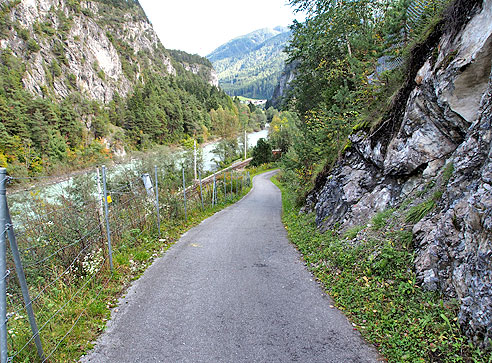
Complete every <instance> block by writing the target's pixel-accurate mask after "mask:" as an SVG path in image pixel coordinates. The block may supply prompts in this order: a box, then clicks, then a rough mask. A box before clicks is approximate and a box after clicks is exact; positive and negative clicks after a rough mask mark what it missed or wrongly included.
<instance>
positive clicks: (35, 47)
mask: <svg viewBox="0 0 492 363" xmlns="http://www.w3.org/2000/svg"><path fill="white" fill-rule="evenodd" d="M40 49H41V47H40V46H39V44H38V43H37V42H36V40H34V39H33V38H30V39H29V40H28V41H27V50H28V52H29V53H36V52H38V51H39V50H40Z"/></svg>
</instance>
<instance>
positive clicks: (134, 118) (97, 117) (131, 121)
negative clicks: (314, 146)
mask: <svg viewBox="0 0 492 363" xmlns="http://www.w3.org/2000/svg"><path fill="white" fill-rule="evenodd" d="M19 3H20V2H19V1H8V2H6V3H4V4H2V6H1V8H0V33H1V34H2V36H1V37H2V38H5V39H7V40H8V41H9V44H12V48H11V47H6V48H5V49H1V50H0V119H1V122H0V166H2V167H6V168H7V170H8V173H9V174H13V175H18V176H34V175H39V174H47V173H48V174H49V173H53V172H56V173H63V172H66V171H69V170H73V169H78V168H84V167H87V166H91V165H94V164H97V163H101V162H103V161H104V160H106V159H108V158H109V159H110V158H113V156H114V154H115V153H118V154H124V153H127V152H131V151H133V150H149V149H151V148H153V147H154V146H155V145H162V144H166V145H171V144H180V143H183V142H185V143H186V140H187V139H189V138H195V139H196V140H198V141H199V142H203V141H206V140H207V138H210V137H220V138H231V139H232V138H233V136H234V135H235V134H236V133H238V132H240V131H242V130H245V129H246V130H253V129H259V128H260V123H259V121H258V120H259V119H258V115H255V110H250V108H249V107H248V106H247V105H242V104H241V103H240V102H239V100H233V99H231V98H230V97H229V96H228V95H226V93H225V92H224V91H222V90H220V89H219V88H217V87H215V86H213V85H211V84H209V81H208V80H209V73H210V71H211V64H210V62H209V61H208V60H207V59H206V58H202V57H199V56H198V55H190V54H187V53H185V52H182V51H177V50H167V49H165V48H164V47H163V46H162V44H160V42H158V40H157V41H156V42H157V43H155V45H154V46H153V49H151V50H148V49H140V50H139V51H138V52H136V51H135V50H134V48H135V47H140V48H141V45H138V44H132V39H133V38H134V36H133V37H132V36H130V35H129V31H128V29H125V27H126V26H125V25H121V24H120V23H119V22H118V21H117V18H122V17H125V14H127V13H130V14H133V18H128V17H127V18H128V19H130V20H129V21H130V22H133V24H144V23H145V21H146V18H145V14H144V13H143V10H142V9H141V7H140V5H139V3H138V1H121V0H112V1H109V0H104V1H102V0H101V1H99V2H98V4H99V7H98V8H97V12H94V11H93V10H88V8H84V7H82V5H81V3H80V1H77V0H71V1H67V2H66V4H65V5H64V6H66V8H65V10H62V8H60V9H52V10H53V11H52V12H51V13H50V14H49V18H47V19H46V20H45V21H43V22H36V23H34V25H33V26H32V28H30V27H24V26H22V25H21V24H20V22H19V21H17V20H15V18H13V17H12V14H13V13H12V12H13V11H14V10H15V9H16V6H18V5H19ZM67 14H68V15H67ZM92 20H94V21H96V22H97V24H98V26H99V27H100V28H102V29H106V36H107V38H108V39H109V41H110V42H111V44H112V46H113V47H114V49H115V50H116V52H117V53H118V56H119V60H120V61H121V69H122V73H123V76H124V77H125V79H126V80H127V82H129V84H130V85H131V89H130V92H128V93H127V94H125V95H121V94H119V93H118V88H116V89H115V91H114V93H113V96H112V98H111V99H110V100H107V101H102V100H100V99H94V97H90V96H89V95H88V94H87V93H86V92H84V91H83V90H82V89H81V87H80V85H79V83H78V82H79V78H80V77H81V76H76V73H78V72H80V71H81V68H82V70H83V69H85V71H87V69H88V71H89V72H92V74H94V76H95V79H96V81H95V82H97V83H101V82H102V83H103V84H104V83H105V84H106V87H112V85H113V84H114V81H113V80H112V79H111V78H110V77H109V76H108V75H107V74H105V72H104V70H103V68H102V66H101V65H100V64H99V63H98V62H97V61H94V62H93V63H92V69H91V68H90V67H91V66H90V65H89V67H87V66H86V65H85V64H84V63H87V60H85V55H83V54H82V56H83V57H84V58H83V59H80V60H78V59H75V60H74V59H73V58H74V55H73V53H71V50H70V48H71V47H72V45H73V44H72V42H82V39H80V36H79V35H75V36H74V35H73V33H72V28H73V27H74V26H75V25H76V24H78V23H80V24H83V23H86V22H90V21H92ZM130 26H131V25H130ZM81 35H83V36H86V34H81ZM144 36H145V37H146V38H147V40H146V41H149V40H150V41H153V40H152V39H154V37H155V36H153V35H152V34H145V35H144ZM82 44H83V43H82ZM40 55H42V59H43V60H42V64H43V70H44V73H45V75H46V76H45V77H46V83H45V84H43V85H41V86H40V89H41V93H42V94H41V95H36V94H33V92H31V91H29V90H27V89H26V85H25V82H26V75H27V74H28V72H29V71H30V67H31V66H30V63H31V62H35V61H36V59H39V56H40ZM166 57H167V58H168V59H170V62H171V65H172V67H173V69H174V72H175V74H168V70H166V65H165V64H164V62H163V59H164V60H165V59H166ZM78 62H80V64H79V63H78ZM191 64H193V65H197V67H198V71H197V72H196V74H194V73H193V72H191V71H187V70H186V69H185V66H189V65H191ZM74 67H78V68H76V69H74ZM84 67H85V68H84ZM31 73H32V71H31ZM111 82H113V83H111ZM119 82H120V83H119V85H120V86H121V81H119ZM120 86H119V87H120ZM61 87H63V88H66V89H67V93H68V94H67V95H66V96H63V97H60V95H59V94H58V93H57V92H58V91H57V90H59V89H61ZM257 112H260V111H259V110H258V111H257ZM263 124H264V122H263Z"/></svg>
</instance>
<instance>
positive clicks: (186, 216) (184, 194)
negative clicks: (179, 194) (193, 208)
mask: <svg viewBox="0 0 492 363" xmlns="http://www.w3.org/2000/svg"><path fill="white" fill-rule="evenodd" d="M183 196H184V207H185V222H188V211H187V210H186V180H185V170H184V168H183Z"/></svg>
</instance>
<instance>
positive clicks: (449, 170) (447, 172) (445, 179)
mask: <svg viewBox="0 0 492 363" xmlns="http://www.w3.org/2000/svg"><path fill="white" fill-rule="evenodd" d="M453 172H454V164H453V163H449V164H447V165H446V167H445V168H444V170H443V172H442V179H441V184H442V185H443V186H446V185H448V183H449V180H450V179H451V177H452V176H453Z"/></svg>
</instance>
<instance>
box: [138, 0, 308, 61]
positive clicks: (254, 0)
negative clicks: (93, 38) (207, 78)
mask: <svg viewBox="0 0 492 363" xmlns="http://www.w3.org/2000/svg"><path fill="white" fill-rule="evenodd" d="M140 4H141V5H142V7H143V8H144V10H145V13H146V14H147V17H148V18H149V19H150V21H151V22H152V25H153V27H154V30H155V31H156V32H157V35H158V36H159V38H160V39H161V42H162V44H163V45H164V46H165V47H166V48H169V49H181V50H184V51H186V52H188V53H198V54H200V55H202V56H205V55H207V54H208V53H210V52H211V51H213V50H214V49H215V48H217V47H218V46H220V45H221V44H223V43H225V42H227V41H228V40H230V39H233V38H235V37H237V36H240V35H243V34H247V33H249V32H251V31H254V30H256V29H260V28H273V27H275V26H277V25H283V26H287V25H290V24H291V23H292V20H293V19H294V18H295V17H296V16H295V15H294V14H293V11H292V8H291V7H290V6H288V5H286V0H247V1H237V0H208V1H205V0H173V1H168V0H167V1H159V0H140ZM300 17H301V16H300V15H297V18H298V19H299V18H300ZM299 20H302V19H299Z"/></svg>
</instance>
